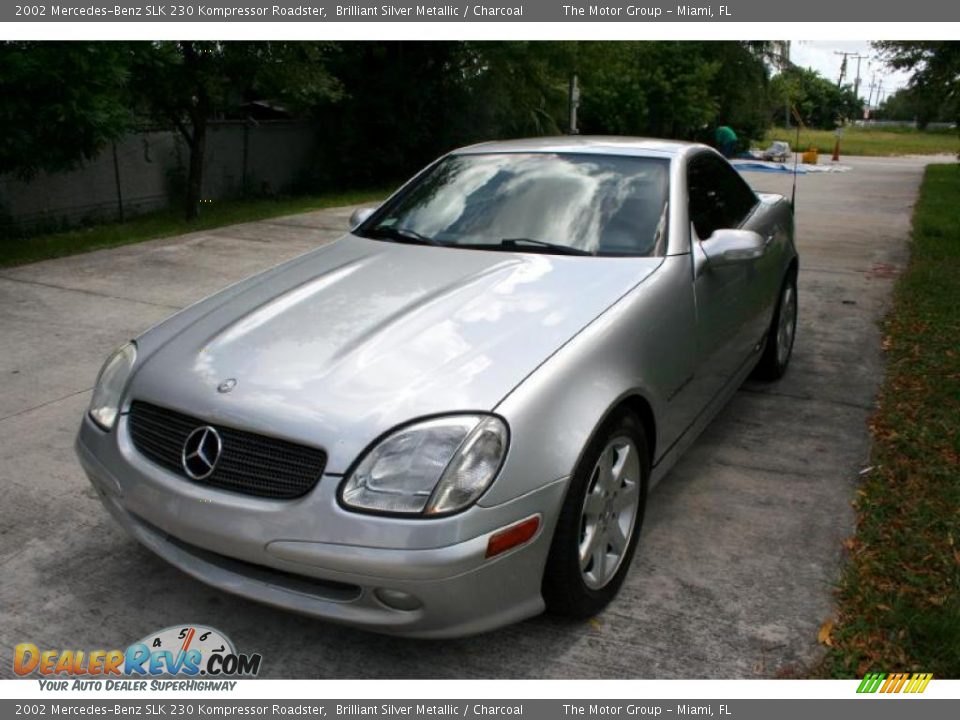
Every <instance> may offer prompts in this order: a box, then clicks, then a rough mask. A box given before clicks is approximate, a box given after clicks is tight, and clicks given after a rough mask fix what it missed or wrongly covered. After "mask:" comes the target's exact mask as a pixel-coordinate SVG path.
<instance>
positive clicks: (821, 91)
mask: <svg viewBox="0 0 960 720" xmlns="http://www.w3.org/2000/svg"><path fill="white" fill-rule="evenodd" d="M787 105H789V106H790V107H792V108H795V109H796V110H797V112H798V113H799V114H800V117H801V119H802V120H803V124H804V125H807V126H809V127H812V128H819V129H832V128H835V127H837V125H838V124H842V123H843V122H845V121H847V120H857V119H859V118H861V117H863V100H862V99H860V98H858V97H857V96H856V94H855V93H854V92H853V88H851V87H850V86H848V85H844V86H843V87H837V86H836V85H835V84H834V83H832V82H830V81H829V80H827V79H826V78H824V77H823V76H822V75H820V74H819V73H817V72H815V71H813V70H809V69H806V68H801V67H797V66H793V67H789V68H787V69H785V70H784V71H783V72H781V73H780V74H779V75H777V76H776V77H775V78H773V80H771V81H770V106H769V107H770V115H769V117H770V118H777V119H779V118H780V117H782V114H783V109H784V107H785V106H787Z"/></svg>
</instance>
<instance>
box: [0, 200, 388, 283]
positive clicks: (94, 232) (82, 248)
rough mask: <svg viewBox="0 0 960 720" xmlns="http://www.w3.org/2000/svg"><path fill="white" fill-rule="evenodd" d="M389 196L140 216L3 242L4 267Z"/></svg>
mask: <svg viewBox="0 0 960 720" xmlns="http://www.w3.org/2000/svg"><path fill="white" fill-rule="evenodd" d="M387 194H388V191H387V190H385V189H381V190H370V191H361V192H346V193H335V194H327V195H311V196H303V197H292V198H278V199H260V200H230V201H225V202H215V203H210V204H205V205H204V206H203V209H202V212H201V215H200V217H198V218H197V219H196V220H193V221H191V222H187V221H186V220H184V219H183V212H182V210H179V209H176V210H174V209H169V210H161V211H159V212H153V213H148V214H145V215H139V216H137V217H135V218H131V219H130V220H128V221H126V222H114V223H103V224H98V225H92V226H90V227H84V228H78V229H75V230H68V231H65V232H56V233H49V234H43V235H34V236H30V237H24V238H0V267H11V266H13V265H23V264H25V263H31V262H37V261H38V260H47V259H49V258H56V257H63V256H65V255H76V254H78V253H85V252H90V251H91V250H100V249H103V248H109V247H117V246H119V245H129V244H131V243H138V242H143V241H144V240H154V239H157V238H163V237H170V236H172V235H181V234H183V233H191V232H197V231H198V230H210V229H212V228H217V227H222V226H224V225H233V224H236V223H243V222H252V221H255V220H265V219H267V218H272V217H278V216H282V215H293V214H296V213H302V212H308V211H310V210H322V209H323V208H331V207H339V206H343V205H355V204H360V203H365V202H371V203H372V202H376V201H379V200H381V199H382V198H384V197H385V196H386V195H387ZM344 232H346V227H344Z"/></svg>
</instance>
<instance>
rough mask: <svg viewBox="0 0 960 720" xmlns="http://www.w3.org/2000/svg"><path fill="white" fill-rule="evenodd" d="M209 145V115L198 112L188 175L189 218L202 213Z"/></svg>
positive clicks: (194, 121)
mask: <svg viewBox="0 0 960 720" xmlns="http://www.w3.org/2000/svg"><path fill="white" fill-rule="evenodd" d="M206 147H207V116H206V115H205V114H200V113H198V114H196V115H195V116H194V118H193V135H192V142H191V143H190V171H189V174H188V175H187V204H186V218H187V220H195V219H196V218H197V216H198V215H199V214H200V200H202V199H203V156H204V153H205V151H206Z"/></svg>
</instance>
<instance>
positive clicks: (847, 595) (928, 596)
mask: <svg viewBox="0 0 960 720" xmlns="http://www.w3.org/2000/svg"><path fill="white" fill-rule="evenodd" d="M883 345H884V349H885V351H886V355H887V374H886V378H885V380H884V383H883V386H882V389H881V392H880V396H879V402H878V409H877V411H876V414H875V415H874V417H873V419H872V421H871V432H872V434H873V447H872V459H871V463H870V465H871V466H872V469H870V470H869V471H868V472H866V473H865V474H864V475H863V478H862V483H861V486H860V489H859V490H858V493H857V498H856V501H855V507H856V511H857V531H856V535H855V536H854V537H853V538H852V539H851V540H849V541H848V543H847V547H848V550H849V551H850V562H849V564H848V566H847V568H846V570H845V572H844V575H843V577H842V580H841V583H840V585H839V588H838V600H839V613H838V617H837V620H836V624H835V626H833V627H832V628H828V632H824V629H821V633H820V636H821V638H820V639H821V641H823V642H825V643H826V644H827V645H829V646H830V649H829V650H828V653H827V656H826V658H825V661H824V665H823V667H822V668H821V670H822V671H823V674H825V675H828V676H833V677H850V676H851V675H856V676H857V677H862V676H863V675H864V674H865V673H867V672H871V671H875V672H930V673H933V674H934V677H941V678H943V677H948V678H958V677H960V166H958V165H956V164H953V165H931V166H929V167H928V168H927V171H926V174H925V176H924V180H923V185H922V187H921V190H920V197H919V200H918V202H917V205H916V207H915V209H914V215H913V231H912V241H911V258H910V262H909V265H908V267H907V269H906V271H905V273H904V274H903V275H902V276H901V277H900V279H899V280H898V282H897V286H896V290H895V292H894V303H893V307H892V310H891V312H890V314H889V315H888V317H887V318H886V320H885V321H884V341H883Z"/></svg>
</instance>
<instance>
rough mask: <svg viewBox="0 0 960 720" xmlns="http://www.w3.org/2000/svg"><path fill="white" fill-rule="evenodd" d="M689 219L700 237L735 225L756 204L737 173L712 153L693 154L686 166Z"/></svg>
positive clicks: (754, 197) (753, 196) (705, 236)
mask: <svg viewBox="0 0 960 720" xmlns="http://www.w3.org/2000/svg"><path fill="white" fill-rule="evenodd" d="M687 186H688V188H687V189H688V192H689V195H690V198H689V203H690V204H689V207H690V219H691V220H692V221H693V226H694V228H695V229H696V231H697V235H698V236H699V237H700V239H702V240H706V239H707V238H708V237H710V236H711V235H713V233H714V231H715V230H719V229H721V228H736V227H739V226H740V225H741V223H743V221H744V220H745V219H746V217H747V215H748V214H749V213H750V211H751V210H752V209H753V208H754V206H755V205H756V204H757V196H756V195H754V193H753V191H752V190H751V189H750V186H749V185H747V184H746V183H745V182H744V180H743V178H741V177H740V175H739V173H737V171H736V170H734V169H733V168H732V167H730V165H728V164H727V163H725V162H724V161H722V160H720V158H717V157H714V156H712V155H700V156H698V157H695V158H694V159H693V160H692V161H691V162H690V166H689V168H688V169H687Z"/></svg>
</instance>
